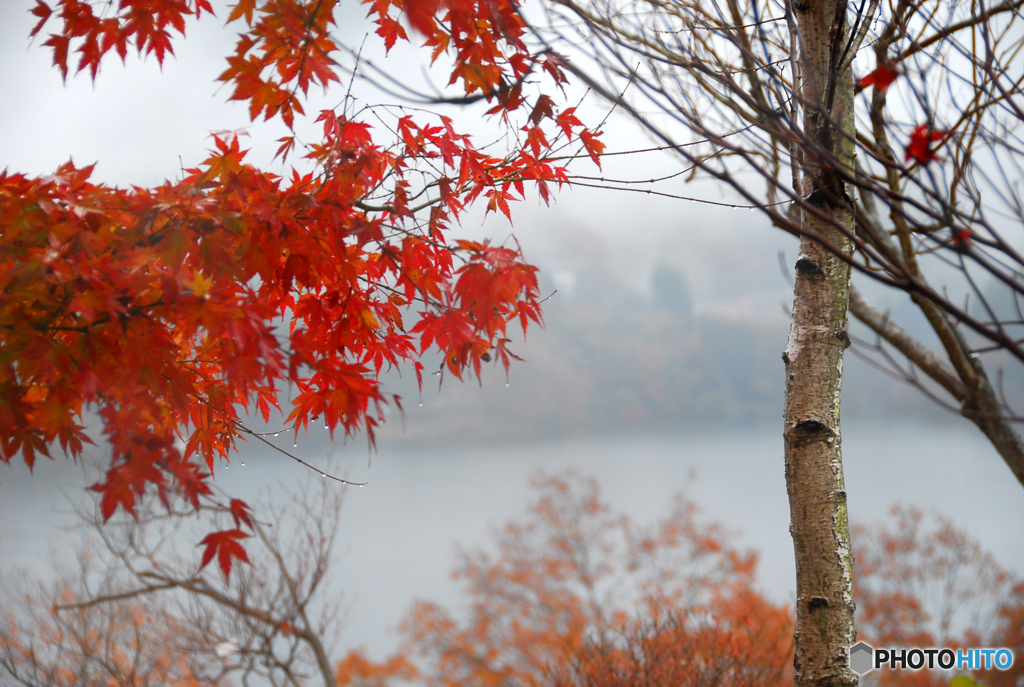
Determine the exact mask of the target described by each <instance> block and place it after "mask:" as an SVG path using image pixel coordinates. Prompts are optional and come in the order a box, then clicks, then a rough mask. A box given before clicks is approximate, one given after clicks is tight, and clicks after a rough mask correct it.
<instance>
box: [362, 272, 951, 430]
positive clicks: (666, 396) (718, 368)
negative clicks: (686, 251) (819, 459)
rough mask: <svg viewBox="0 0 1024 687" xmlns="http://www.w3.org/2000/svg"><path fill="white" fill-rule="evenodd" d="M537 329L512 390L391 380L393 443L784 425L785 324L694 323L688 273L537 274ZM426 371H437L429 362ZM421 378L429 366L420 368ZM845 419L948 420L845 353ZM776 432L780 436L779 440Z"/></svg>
mask: <svg viewBox="0 0 1024 687" xmlns="http://www.w3.org/2000/svg"><path fill="white" fill-rule="evenodd" d="M544 279H545V288H546V289H547V292H550V291H553V290H554V287H555V285H556V284H555V282H557V281H561V282H562V283H561V284H559V286H561V287H562V288H561V289H560V291H559V293H557V294H556V295H555V296H554V297H553V298H551V299H550V300H549V301H548V302H547V303H545V321H546V327H545V328H544V329H535V330H531V332H530V334H529V339H528V340H527V341H526V342H525V343H524V342H519V343H518V344H516V345H513V346H512V350H513V351H514V352H515V353H517V354H518V355H520V356H521V357H523V358H524V362H516V363H513V365H512V369H511V372H510V374H509V379H508V382H509V383H508V386H506V384H505V381H506V380H505V375H504V372H503V371H502V370H501V368H500V367H493V368H490V369H486V370H485V371H484V378H483V380H482V383H478V382H477V381H476V380H471V381H470V380H467V381H465V382H463V383H460V382H459V381H458V380H457V379H454V378H452V377H451V376H450V375H445V376H444V379H443V384H442V388H441V390H440V392H439V391H438V383H439V382H440V381H441V377H440V376H436V375H435V376H425V380H424V390H423V394H422V406H420V405H419V401H420V395H419V393H418V392H417V389H416V385H415V382H414V380H413V379H412V378H411V375H406V377H405V378H402V379H399V378H398V377H397V376H394V377H389V378H388V379H387V388H388V389H389V390H392V391H397V392H398V393H400V394H401V395H402V396H403V399H404V406H405V420H404V424H403V422H401V421H395V420H398V418H397V417H394V416H393V417H392V421H390V422H388V423H387V425H386V426H385V427H384V428H383V430H382V432H381V436H382V437H386V438H387V441H389V442H397V443H403V442H405V441H416V442H419V441H425V440H426V441H429V440H431V439H433V438H438V439H440V438H441V437H444V438H445V440H446V441H450V440H452V439H458V438H462V439H465V440H466V441H481V440H487V439H495V438H499V437H517V438H531V437H548V436H565V435H572V434H584V433H611V432H616V431H621V430H636V429H642V428H651V429H658V430H672V429H697V428H711V427H714V428H718V429H727V428H729V427H736V426H742V425H750V424H763V423H772V422H777V421H779V420H780V419H781V417H782V400H783V377H782V375H783V365H782V360H781V354H782V350H783V349H784V348H785V346H786V338H787V334H788V325H787V322H786V318H785V316H784V314H783V312H782V310H781V307H780V308H779V316H778V317H777V318H768V317H763V318H761V319H760V320H758V321H742V320H735V319H727V318H724V317H718V316H716V315H715V314H714V313H713V312H704V313H703V314H699V315H695V314H693V309H694V308H693V304H692V302H691V299H690V296H689V290H688V287H687V284H686V278H685V275H683V274H682V273H680V272H679V271H678V270H673V269H671V268H668V267H665V266H659V267H658V268H657V269H655V271H654V274H653V277H652V280H653V284H652V288H651V291H650V293H649V295H639V294H636V293H634V292H632V291H630V290H629V289H627V288H625V287H623V286H622V285H621V284H618V283H616V282H615V281H614V280H612V279H610V278H608V277H607V275H601V274H594V273H591V274H587V273H582V274H574V275H572V278H571V279H570V278H568V277H567V276H566V275H564V274H563V275H560V276H559V275H558V273H555V274H554V276H553V277H552V276H550V275H548V274H546V273H545V274H544ZM433 364H434V367H433V368H432V369H433V370H436V369H438V368H437V365H438V362H436V361H435V362H434V363H433ZM427 365H428V370H429V369H430V364H429V363H427ZM843 411H844V417H846V418H848V419H853V418H878V419H891V418H894V417H907V418H908V419H911V418H912V419H914V420H916V421H925V420H937V421H947V420H948V416H947V415H946V413H945V411H942V410H941V409H938V408H937V407H936V406H934V404H932V403H931V402H929V401H928V400H926V399H925V398H924V397H923V396H922V395H921V394H920V393H919V392H918V391H917V390H915V389H912V388H910V387H907V386H906V385H902V384H899V383H897V382H895V381H894V380H892V379H889V378H887V377H886V376H884V375H883V374H881V373H879V372H878V371H876V370H873V369H871V368H870V367H868V366H867V365H866V364H864V363H862V362H861V361H860V360H858V359H857V358H856V357H855V356H854V355H852V354H849V355H847V363H846V373H845V390H844V396H843ZM780 431H781V430H780Z"/></svg>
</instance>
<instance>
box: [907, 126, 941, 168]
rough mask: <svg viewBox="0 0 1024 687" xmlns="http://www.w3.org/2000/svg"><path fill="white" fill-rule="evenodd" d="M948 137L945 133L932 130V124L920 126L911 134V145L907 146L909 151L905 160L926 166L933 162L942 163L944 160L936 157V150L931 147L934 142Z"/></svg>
mask: <svg viewBox="0 0 1024 687" xmlns="http://www.w3.org/2000/svg"><path fill="white" fill-rule="evenodd" d="M945 137H946V132H945V131H936V130H935V129H932V127H931V124H918V125H917V128H916V129H914V131H913V132H911V134H910V143H908V144H907V151H906V153H905V154H904V159H905V160H908V161H909V160H911V159H913V160H916V161H917V162H920V163H921V164H922V165H926V164H928V163H929V162H931V161H932V160H937V161H939V162H942V158H940V157H937V156H936V155H935V149H933V148H932V147H931V144H932V142H933V141H941V140H942V139H943V138H945Z"/></svg>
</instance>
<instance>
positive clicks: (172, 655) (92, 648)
mask: <svg viewBox="0 0 1024 687" xmlns="http://www.w3.org/2000/svg"><path fill="white" fill-rule="evenodd" d="M53 600H59V601H60V602H62V603H64V604H68V605H70V604H73V603H74V602H75V601H76V600H77V597H76V596H75V594H74V593H73V592H71V590H70V589H68V588H64V589H63V590H59V591H57V592H55V593H54V594H53V595H52V596H51V597H47V598H46V599H45V600H44V599H43V598H36V597H33V596H29V597H26V598H24V599H23V602H24V608H23V609H22V611H21V612H20V613H14V612H11V613H10V614H8V616H7V618H6V619H5V620H4V621H3V622H2V623H0V673H3V674H5V675H6V676H7V677H8V678H10V679H12V680H14V681H15V683H16V684H25V685H55V686H56V685H61V686H62V687H63V686H68V687H70V686H75V687H218V685H224V684H226V683H225V681H224V680H222V679H220V678H219V677H218V666H215V665H212V664H210V663H209V661H207V662H205V663H204V658H206V657H204V656H200V655H194V654H192V653H189V652H184V651H181V650H177V649H176V647H175V637H176V636H177V634H178V632H179V628H178V622H177V620H176V619H175V618H174V617H173V616H171V615H168V614H166V613H161V612H159V611H158V610H156V609H154V608H152V607H147V606H145V605H143V604H141V603H138V602H136V601H131V600H129V601H119V602H113V603H108V604H102V605H100V606H96V607H88V608H72V607H50V606H47V603H46V601H51V602H52V601H53ZM5 684H6V683H5Z"/></svg>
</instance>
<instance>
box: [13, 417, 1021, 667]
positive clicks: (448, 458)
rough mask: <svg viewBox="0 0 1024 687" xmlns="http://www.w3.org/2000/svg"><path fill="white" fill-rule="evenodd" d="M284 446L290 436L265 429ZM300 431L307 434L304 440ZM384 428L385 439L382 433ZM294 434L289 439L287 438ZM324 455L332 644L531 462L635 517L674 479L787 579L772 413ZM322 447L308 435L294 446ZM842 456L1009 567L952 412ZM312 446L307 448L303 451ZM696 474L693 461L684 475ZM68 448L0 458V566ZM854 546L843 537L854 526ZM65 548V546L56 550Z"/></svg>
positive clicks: (25, 540) (71, 484)
mask: <svg viewBox="0 0 1024 687" xmlns="http://www.w3.org/2000/svg"><path fill="white" fill-rule="evenodd" d="M278 440H279V441H281V442H282V447H285V448H289V449H290V448H291V441H292V440H291V438H290V436H288V437H286V436H285V435H282V436H281V437H279V439H278ZM309 441H310V443H312V440H309ZM392 443H393V442H392ZM302 448H303V438H302V437H300V439H299V451H300V452H301V450H302ZM332 452H333V453H334V466H335V469H336V471H338V472H340V473H343V474H345V475H346V476H347V477H349V478H351V479H355V480H361V479H365V480H368V481H369V485H368V486H366V487H363V488H353V487H339V488H345V489H348V493H347V495H346V502H345V506H344V509H343V511H342V528H341V541H340V547H339V552H340V553H341V556H340V557H339V560H338V562H337V564H336V565H335V567H334V568H333V585H332V586H333V587H334V588H335V589H336V590H339V591H342V592H344V594H345V600H346V603H347V604H348V605H349V621H348V623H347V625H346V628H345V631H344V635H343V636H342V637H341V638H340V641H339V642H338V648H339V649H347V648H351V647H357V646H363V647H366V648H367V649H368V650H369V651H370V653H371V655H373V656H374V657H376V658H380V657H382V656H383V655H385V654H386V653H387V652H388V651H389V650H392V649H393V648H394V646H395V645H396V643H397V641H398V637H397V635H396V634H395V633H394V631H393V630H394V628H395V626H396V625H397V624H398V622H399V621H400V619H401V617H402V615H403V613H404V612H405V610H406V609H407V608H408V607H409V604H410V602H411V601H412V599H413V598H415V597H420V598H425V599H431V600H435V601H438V602H441V603H443V604H446V605H449V606H455V607H457V606H458V603H459V600H460V597H459V588H458V586H457V585H456V583H455V582H453V581H452V580H451V578H450V576H449V572H450V570H451V569H452V567H453V564H454V560H455V558H454V552H455V550H456V546H457V545H461V546H464V547H472V546H476V545H484V544H486V543H487V541H488V533H489V532H490V531H491V530H492V529H493V528H495V527H498V526H500V525H501V524H503V523H504V522H506V521H507V520H508V519H509V518H512V517H516V516H519V515H521V514H522V513H523V512H524V510H525V506H526V504H527V502H528V501H529V499H530V493H529V488H528V482H529V478H530V476H531V475H533V474H536V472H537V471H538V470H544V471H547V472H555V471H560V470H563V469H566V468H575V469H577V470H578V471H579V472H581V473H582V474H589V475H594V476H595V477H597V478H598V480H599V481H600V483H601V486H602V489H603V494H604V498H605V499H606V501H608V502H609V503H610V504H611V505H612V506H613V508H615V509H616V510H621V511H624V512H626V513H628V514H629V515H630V516H631V517H632V518H633V519H634V520H636V521H638V522H649V521H651V520H653V519H656V518H658V517H660V516H661V515H662V514H665V513H667V511H668V508H669V505H670V501H671V498H672V496H673V495H674V494H676V493H678V492H679V491H685V492H686V493H687V494H688V496H689V497H690V498H691V499H692V500H693V501H695V502H696V503H697V505H698V506H699V507H700V508H701V513H702V517H703V518H705V519H707V520H713V521H717V522H720V523H723V524H725V525H726V526H727V527H729V528H730V529H731V530H733V531H735V532H736V534H737V538H736V541H737V543H738V544H740V545H741V546H745V547H749V548H752V549H756V550H757V551H759V552H760V556H761V559H760V560H761V562H760V565H759V581H760V585H761V587H762V589H763V590H764V591H765V592H766V593H767V594H768V595H769V596H770V597H771V598H773V599H775V600H777V601H786V600H788V599H790V598H791V597H792V594H793V591H792V590H793V559H792V555H793V554H792V545H791V540H790V537H789V531H788V527H789V516H788V504H787V499H786V490H785V482H784V478H783V470H782V440H781V432H780V430H779V428H777V427H757V428H750V429H744V430H733V431H722V432H715V433H710V432H707V433H702V432H687V433H678V434H666V433H658V434H650V433H636V434H618V435H613V436H607V437H587V438H570V439H560V440H547V441H535V442H529V443H525V442H524V443H516V444H507V445H501V446H498V445H473V446H467V445H462V446H454V445H453V446H441V445H433V446H430V447H426V448H415V449H414V448H410V447H408V446H402V447H398V446H394V445H389V442H388V440H387V437H385V438H383V439H382V441H381V443H380V446H379V451H378V452H377V453H375V454H373V456H372V461H368V453H367V450H366V448H365V445H364V444H363V443H362V442H350V444H349V445H348V446H345V447H342V446H341V445H340V442H338V443H337V444H336V445H335V448H334V449H333V451H332ZM311 453H326V451H322V450H320V449H317V451H315V452H314V451H309V452H308V453H305V454H303V455H304V456H305V457H307V458H309V454H311ZM844 457H845V469H846V480H847V491H848V494H849V505H850V513H851V519H852V520H853V521H854V523H855V524H856V523H858V522H859V523H867V522H872V521H877V520H880V519H881V518H883V517H884V516H885V514H886V512H887V511H888V509H889V508H890V507H891V506H892V505H893V504H894V503H897V502H900V503H903V504H907V505H915V506H919V507H921V508H924V509H929V510H935V511H938V512H941V513H943V514H944V515H946V516H947V517H949V518H950V519H951V520H952V521H953V522H954V523H956V524H957V525H958V526H959V527H961V528H964V529H966V530H967V531H968V532H969V533H970V534H971V535H973V536H974V537H976V538H977V539H979V540H980V541H981V542H982V544H983V545H984V546H985V547H986V548H988V549H989V550H990V551H992V553H993V554H994V555H995V556H996V558H997V559H998V560H999V561H1000V562H1001V563H1002V564H1003V565H1004V566H1007V567H1009V568H1011V569H1013V570H1016V571H1018V572H1024V528H1022V527H1021V524H1022V523H1024V491H1022V490H1021V487H1020V485H1019V484H1017V483H1016V481H1015V480H1014V479H1013V478H1012V475H1011V474H1010V472H1009V470H1008V469H1007V468H1006V467H1005V466H1004V465H1003V463H1002V461H1001V460H1000V459H999V457H998V456H997V455H996V454H995V452H994V451H993V450H992V448H991V447H990V446H989V445H988V444H987V443H986V441H985V440H984V438H983V437H982V436H981V435H980V434H979V433H978V432H976V431H973V430H972V428H971V427H969V426H968V425H967V424H966V423H965V422H964V421H963V420H961V419H959V418H955V417H952V416H951V417H950V421H949V423H948V424H947V425H945V426H938V427H936V426H920V425H919V426H915V425H906V424H904V425H895V424H893V425H885V424H877V423H871V424H860V423H847V426H846V427H844ZM245 461H246V466H245V467H241V466H240V465H239V463H238V461H237V460H236V461H235V462H234V463H233V464H232V466H231V468H230V469H228V470H223V469H219V470H218V471H217V484H218V486H220V487H221V488H222V489H225V490H226V491H228V492H229V493H231V494H232V495H234V496H240V497H242V498H249V499H253V500H255V498H256V496H257V494H258V493H259V491H260V489H261V488H263V487H266V486H268V485H274V484H276V483H278V482H280V483H281V484H284V485H286V486H287V485H288V484H294V483H296V482H297V480H298V478H299V477H300V476H301V475H302V471H303V468H300V467H299V466H297V465H296V464H294V463H292V462H291V461H290V460H288V459H287V458H285V457H283V456H279V455H278V456H275V455H274V454H273V453H272V452H269V451H268V452H261V451H253V452H252V453H249V452H247V453H246V454H245ZM311 462H317V461H315V459H311ZM693 474H696V477H695V478H694V477H693ZM82 485H83V477H82V475H81V473H80V471H78V470H77V469H76V468H75V467H74V466H73V465H72V464H71V463H70V461H59V462H57V463H50V462H49V461H45V460H44V461H43V462H41V463H40V464H39V465H38V466H37V467H36V470H35V475H33V476H29V474H28V471H27V470H26V469H24V466H21V465H12V466H11V467H9V468H2V467H0V510H2V517H3V522H4V523H5V528H4V531H3V532H2V534H0V562H2V564H0V571H2V573H3V575H4V578H6V579H7V580H11V579H13V578H14V577H15V576H20V575H19V574H18V573H17V572H16V571H18V570H24V571H27V573H28V574H29V575H30V576H37V577H45V576H47V575H48V573H49V571H50V570H51V569H52V565H53V561H54V560H55V559H54V556H58V558H59V555H58V553H57V552H58V550H59V549H60V548H61V546H62V544H61V542H62V541H63V540H62V537H63V535H62V533H61V531H60V525H61V524H65V523H66V522H67V521H68V516H67V515H66V511H67V507H66V506H64V507H63V510H64V511H65V513H64V514H62V513H61V512H60V510H59V509H60V508H61V506H62V504H64V503H65V501H64V498H63V497H62V495H61V491H62V490H64V491H67V492H69V493H71V494H72V495H73V496H74V497H76V498H77V497H79V496H80V495H81V488H82ZM854 545H855V546H856V542H854ZM64 558H65V559H66V554H64Z"/></svg>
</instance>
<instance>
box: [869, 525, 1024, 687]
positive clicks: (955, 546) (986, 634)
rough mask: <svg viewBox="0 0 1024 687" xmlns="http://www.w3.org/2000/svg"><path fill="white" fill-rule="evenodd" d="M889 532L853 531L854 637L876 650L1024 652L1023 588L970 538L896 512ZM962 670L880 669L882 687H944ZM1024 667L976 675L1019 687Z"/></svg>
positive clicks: (995, 685)
mask: <svg viewBox="0 0 1024 687" xmlns="http://www.w3.org/2000/svg"><path fill="white" fill-rule="evenodd" d="M891 516H892V521H891V522H890V523H889V524H887V525H884V526H874V527H859V528H856V529H855V531H854V545H855V547H856V548H855V554H856V565H855V568H854V570H855V575H856V577H855V580H854V592H855V596H856V600H857V637H858V639H859V640H863V641H866V642H867V643H869V644H871V645H872V646H876V647H925V648H927V647H946V648H952V649H957V648H981V647H1003V646H1006V647H1009V648H1010V649H1012V650H1014V651H1015V652H1016V655H1017V656H1018V657H1019V656H1021V655H1022V654H1021V653H1020V652H1021V649H1022V648H1024V584H1022V583H1021V582H1020V581H1019V580H1016V579H1015V577H1014V576H1013V575H1012V574H1011V573H1010V572H1008V571H1006V570H1005V569H1004V568H1003V567H1002V566H1001V565H1000V564H999V563H998V562H997V561H996V560H995V558H993V556H992V554H991V553H989V552H988V551H985V550H984V549H983V548H982V546H981V545H980V544H979V543H978V542H977V541H976V540H975V539H973V538H971V536H970V535H969V534H967V533H966V532H964V531H963V530H960V529H957V528H956V527H955V526H954V525H953V524H952V523H951V522H950V521H949V520H947V519H946V518H944V517H942V516H939V515H926V514H925V513H924V512H923V511H921V510H919V509H916V508H905V507H901V506H896V507H894V508H893V509H892V511H891ZM957 672H958V671H956V670H954V671H952V672H950V671H942V670H938V669H936V670H928V669H927V668H925V669H922V670H918V671H914V670H880V671H874V672H871V673H868V675H866V676H865V677H864V678H862V679H863V680H865V681H866V682H867V683H869V684H878V685H881V686H883V687H945V686H946V685H948V684H949V681H950V678H951V677H953V676H954V675H955V674H956V673H957ZM1022 675H1024V662H1022V661H1019V660H1017V661H1015V662H1014V665H1013V667H1012V668H1011V669H1010V670H1008V671H1000V670H989V671H980V670H979V671H973V676H974V677H975V678H976V679H978V680H980V681H981V682H983V683H984V684H986V685H989V686H990V687H1017V685H1018V684H1019V679H1020V676H1022Z"/></svg>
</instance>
